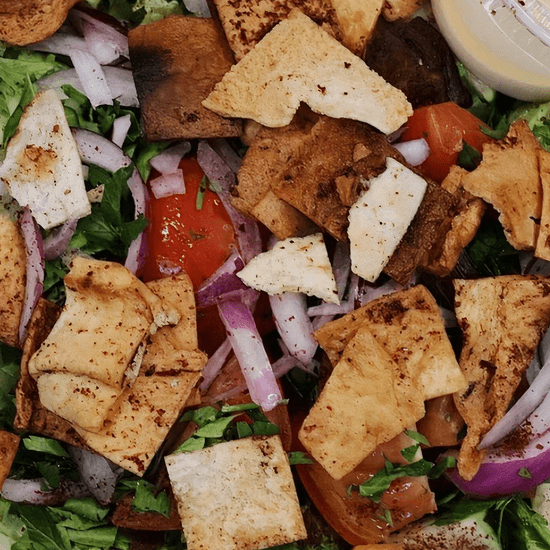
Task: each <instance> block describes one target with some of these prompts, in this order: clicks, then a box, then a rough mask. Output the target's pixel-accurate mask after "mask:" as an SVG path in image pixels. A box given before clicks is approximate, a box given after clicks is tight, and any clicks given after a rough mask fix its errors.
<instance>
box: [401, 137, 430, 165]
mask: <svg viewBox="0 0 550 550" xmlns="http://www.w3.org/2000/svg"><path fill="white" fill-rule="evenodd" d="M393 146H394V147H395V148H396V149H397V150H398V151H399V152H400V153H401V154H402V155H403V156H404V157H405V160H406V161H407V162H408V163H409V164H410V165H411V166H419V165H420V164H422V163H423V162H424V161H425V160H426V159H427V158H428V157H429V156H430V146H429V145H428V142H427V141H426V140H425V139H424V138H419V139H411V140H410V141H401V142H400V143H394V144H393Z"/></svg>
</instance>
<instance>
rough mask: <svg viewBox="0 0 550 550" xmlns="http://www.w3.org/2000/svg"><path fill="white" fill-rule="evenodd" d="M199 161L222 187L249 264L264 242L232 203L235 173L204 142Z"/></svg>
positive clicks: (207, 173) (256, 228)
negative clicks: (231, 194) (231, 195)
mask: <svg viewBox="0 0 550 550" xmlns="http://www.w3.org/2000/svg"><path fill="white" fill-rule="evenodd" d="M197 161H198V163H199V165H200V167H201V168H202V169H203V171H204V173H205V174H206V177H207V178H208V179H209V180H210V181H211V182H213V183H216V184H218V185H219V186H220V187H221V189H220V191H219V192H218V196H219V197H220V200H221V201H222V203H223V205H224V207H225V209H226V210H227V213H228V214H229V217H230V218H231V221H232V223H233V228H234V230H235V234H236V236H237V241H238V243H239V249H240V251H241V254H242V257H243V260H244V261H245V263H248V262H249V261H250V260H251V259H252V258H254V257H255V256H257V255H258V254H260V252H261V251H262V240H261V237H260V230H259V228H258V224H257V223H256V222H255V221H253V220H251V219H250V218H247V217H246V216H243V215H242V214H241V213H240V212H239V211H238V210H237V209H235V208H234V207H233V205H232V204H231V202H230V193H231V189H232V188H233V186H234V185H235V182H236V175H235V172H233V171H232V170H231V168H229V166H228V165H227V164H226V163H225V162H224V160H223V159H222V158H221V157H220V156H219V155H218V154H217V153H216V152H215V151H214V149H212V147H210V145H208V143H207V142H206V141H203V140H201V141H199V145H198V149H197Z"/></svg>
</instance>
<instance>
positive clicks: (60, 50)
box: [26, 32, 87, 57]
mask: <svg viewBox="0 0 550 550" xmlns="http://www.w3.org/2000/svg"><path fill="white" fill-rule="evenodd" d="M26 47H27V48H29V49H30V50H36V51H38V52H47V53H56V54H61V55H66V56H67V57H70V56H71V53H72V52H73V51H74V50H87V46H86V40H84V38H82V37H80V36H76V35H75V34H69V33H62V32H56V33H55V34H53V35H52V36H50V37H49V38H46V40H42V41H40V42H35V43H34V44H29V45H28V46H26Z"/></svg>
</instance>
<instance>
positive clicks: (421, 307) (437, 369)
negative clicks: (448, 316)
mask: <svg viewBox="0 0 550 550" xmlns="http://www.w3.org/2000/svg"><path fill="white" fill-rule="evenodd" d="M360 327H367V328H368V329H369V330H370V332H371V333H372V334H373V335H374V337H375V338H376V340H377V342H378V343H379V344H380V345H381V346H382V348H384V350H385V351H386V352H387V353H388V354H389V355H390V357H392V359H393V360H394V361H396V362H397V363H398V364H400V365H405V366H406V368H407V369H408V371H409V372H410V373H411V376H412V377H413V379H414V380H415V382H417V384H418V386H419V388H420V391H421V393H422V396H423V398H424V399H432V398H434V397H438V396H440V395H446V394H449V393H454V392H456V391H458V390H462V389H465V388H466V380H465V378H464V376H463V374H462V372H461V370H460V368H459V366H458V363H457V361H456V358H455V354H454V351H453V348H452V346H451V343H450V341H449V339H448V337H447V333H446V331H445V325H444V322H443V319H442V318H441V314H440V311H439V306H438V305H437V303H436V301H435V298H434V297H433V296H432V295H431V294H430V292H429V291H428V290H427V288H426V287H424V286H423V285H417V286H414V287H410V288H408V289H406V290H402V291H399V292H394V293H393V294H388V295H386V296H381V297H380V298H377V299H375V300H372V301H371V302H369V303H368V304H366V305H364V306H363V307H361V308H359V309H356V310H355V311H352V312H351V313H348V314H347V315H344V316H343V317H341V318H340V319H337V320H335V321H332V322H330V323H327V324H325V325H323V326H322V327H321V328H320V329H318V330H317V331H316V332H315V339H316V340H317V341H318V342H319V344H320V345H321V347H322V348H323V349H324V350H325V352H326V353H327V355H328V357H329V359H330V361H331V362H332V364H333V365H335V364H336V363H337V362H338V361H340V359H341V357H342V353H343V350H344V349H345V347H346V346H347V344H348V343H349V342H350V340H351V339H352V338H353V337H354V335H355V333H356V332H357V330H359V328H360Z"/></svg>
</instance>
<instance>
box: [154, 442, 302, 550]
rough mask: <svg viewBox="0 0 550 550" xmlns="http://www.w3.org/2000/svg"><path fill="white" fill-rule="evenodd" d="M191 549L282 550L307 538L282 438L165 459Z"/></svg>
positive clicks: (228, 444) (227, 444)
mask: <svg viewBox="0 0 550 550" xmlns="http://www.w3.org/2000/svg"><path fill="white" fill-rule="evenodd" d="M165 462H166V466H167V468H168V475H169V476H170V482H171V485H172V488H173V491H174V495H175V497H176V499H177V501H178V511H179V514H180V517H181V524H182V526H183V532H184V535H185V540H186V542H187V546H188V548H189V550H199V549H203V548H218V549H222V548H223V549H225V550H237V549H250V550H253V549H255V548H264V547H266V546H268V547H271V546H279V545H283V544H286V543H290V542H294V541H297V540H301V539H304V538H306V537H307V532H306V528H305V525H304V520H303V518H302V513H301V511H300V505H299V502H298V497H297V495H296V489H295V486H294V481H293V478H292V472H291V470H290V465H289V463H288V458H287V456H286V453H285V451H284V449H283V446H282V444H281V440H280V438H279V436H278V435H276V436H254V437H247V438H243V439H237V440H234V441H227V442H225V443H218V444H217V445H214V446H213V447H208V448H206V449H202V450H199V451H193V452H190V453H179V454H173V455H170V456H167V457H166V458H165Z"/></svg>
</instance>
